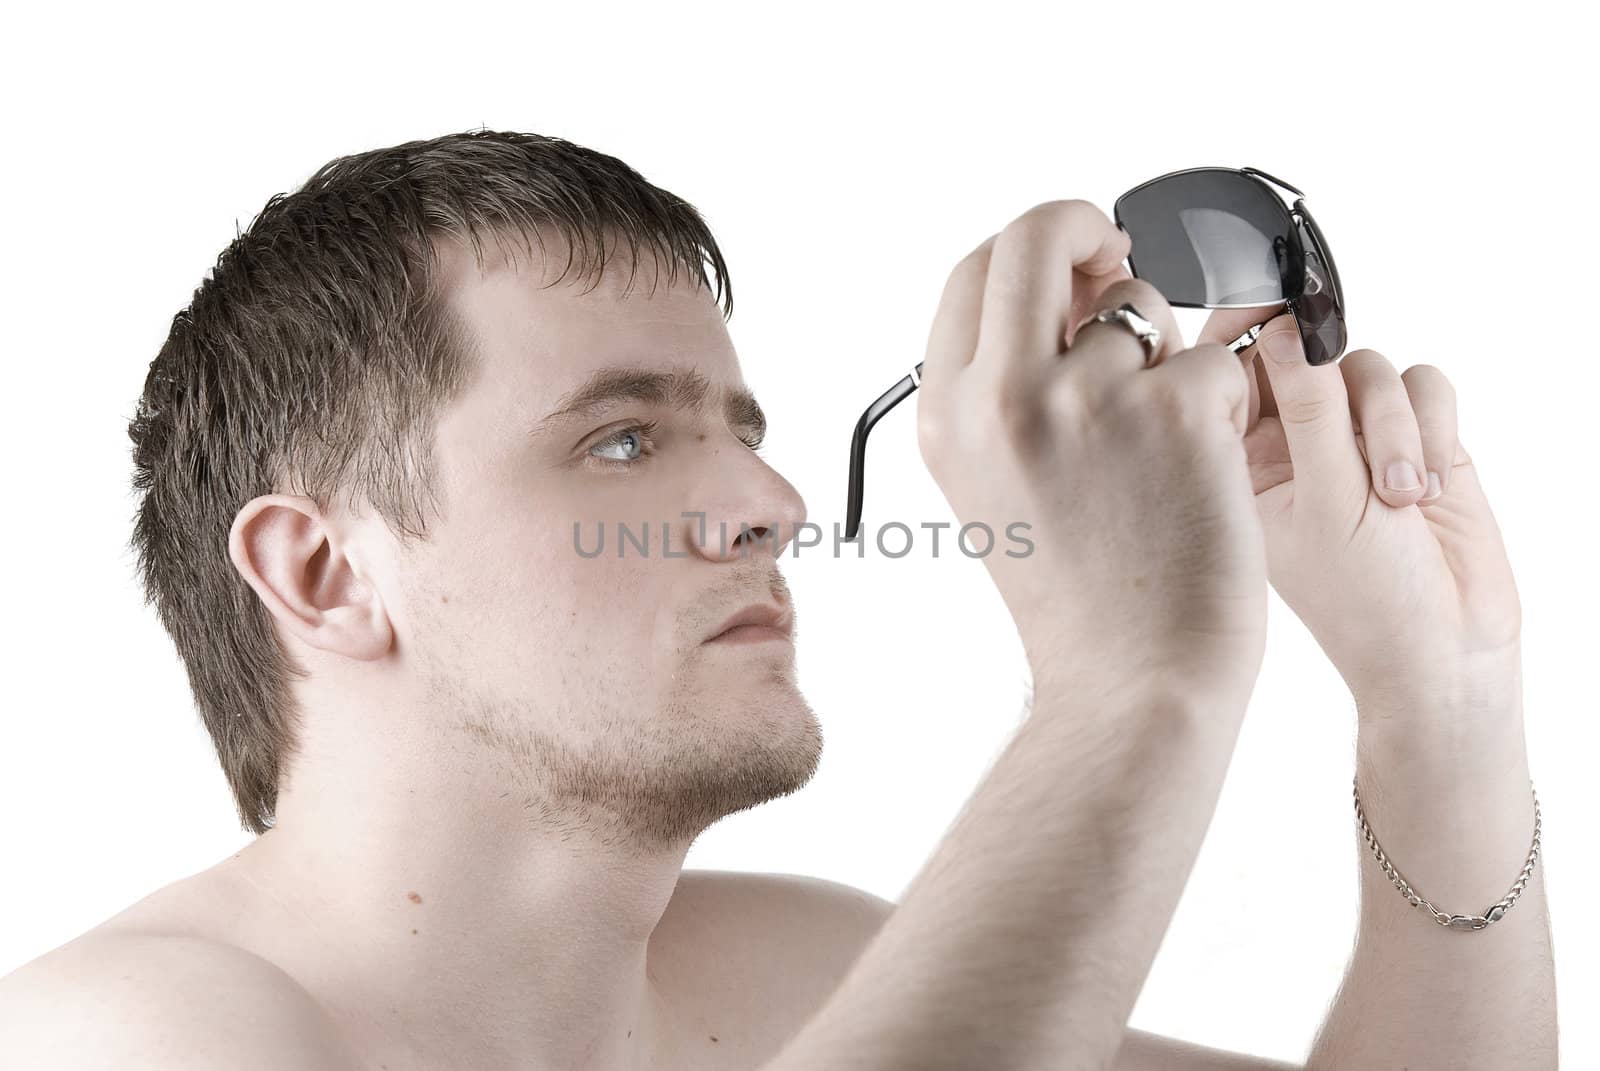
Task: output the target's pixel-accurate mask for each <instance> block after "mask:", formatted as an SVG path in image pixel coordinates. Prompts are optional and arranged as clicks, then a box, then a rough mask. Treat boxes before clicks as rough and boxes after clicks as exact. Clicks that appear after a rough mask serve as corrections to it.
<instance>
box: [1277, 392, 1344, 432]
mask: <svg viewBox="0 0 1600 1071" xmlns="http://www.w3.org/2000/svg"><path fill="white" fill-rule="evenodd" d="M1334 405H1335V403H1334V401H1333V400H1331V399H1328V398H1319V397H1311V398H1295V399H1293V400H1289V399H1285V398H1279V399H1278V420H1279V421H1280V422H1281V423H1282V424H1284V425H1285V426H1288V427H1296V428H1305V429H1308V430H1313V431H1314V430H1315V429H1317V428H1320V427H1322V426H1323V425H1325V424H1327V423H1328V422H1329V421H1330V420H1332V419H1333V417H1334V412H1335V410H1334Z"/></svg>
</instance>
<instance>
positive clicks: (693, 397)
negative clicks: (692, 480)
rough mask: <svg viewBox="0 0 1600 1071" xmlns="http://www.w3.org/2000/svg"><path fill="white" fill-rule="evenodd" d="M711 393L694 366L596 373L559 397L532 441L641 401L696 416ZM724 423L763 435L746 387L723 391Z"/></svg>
mask: <svg viewBox="0 0 1600 1071" xmlns="http://www.w3.org/2000/svg"><path fill="white" fill-rule="evenodd" d="M710 394H711V382H710V380H708V379H706V377H705V375H704V373H702V372H701V371H700V370H699V369H697V368H695V367H693V366H680V367H677V368H671V369H667V370H661V369H655V368H636V367H633V366H629V365H621V366H611V367H608V368H601V369H598V370H596V371H595V372H594V373H593V374H591V375H590V376H589V378H588V379H586V380H584V381H583V383H581V384H580V385H579V386H578V387H576V388H575V389H573V390H571V391H569V392H567V393H566V394H564V395H562V397H561V400H560V401H559V402H558V403H557V404H556V408H555V409H554V410H553V411H552V412H551V413H549V414H548V415H547V416H545V417H544V419H542V420H540V421H539V422H538V423H537V424H535V425H534V426H533V430H532V434H533V435H534V436H535V437H538V436H541V435H544V434H546V433H547V432H549V431H550V430H551V429H552V428H553V427H554V426H555V425H556V424H559V423H563V422H565V421H567V420H571V419H574V418H577V417H584V416H594V415H596V414H597V413H599V412H600V411H601V410H603V409H605V408H606V407H608V406H611V405H614V404H616V403H617V402H628V401H632V402H644V403H646V404H648V405H658V406H671V407H672V408H674V409H681V410H686V411H688V412H691V413H696V414H698V413H700V412H701V411H702V410H703V409H704V407H705V404H706V400H707V398H709V397H710ZM722 411H723V418H724V419H725V420H726V421H727V422H728V423H729V424H731V425H732V426H733V427H736V428H744V429H749V430H751V431H753V432H754V433H755V434H756V435H764V434H766V430H767V417H766V414H765V413H763V412H762V410H761V406H760V405H759V404H758V403H757V402H756V396H755V395H754V394H753V393H752V392H751V391H750V389H749V388H747V387H739V386H730V387H727V388H725V389H724V390H723V392H722Z"/></svg>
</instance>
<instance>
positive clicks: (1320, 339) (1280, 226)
mask: <svg viewBox="0 0 1600 1071" xmlns="http://www.w3.org/2000/svg"><path fill="white" fill-rule="evenodd" d="M1274 187H1279V188H1281V189H1284V190H1287V191H1289V192H1290V193H1292V194H1293V195H1294V196H1295V198H1296V200H1295V202H1294V204H1293V206H1290V205H1286V204H1285V203H1284V200H1283V197H1282V196H1281V195H1280V194H1279V193H1278V191H1277V189H1274ZM1112 218H1113V219H1114V220H1115V221H1116V224H1117V226H1118V227H1119V228H1120V229H1122V230H1123V231H1125V232H1127V234H1128V238H1129V240H1130V246H1129V252H1128V271H1129V273H1130V274H1131V275H1132V276H1133V277H1134V278H1136V279H1143V280H1145V281H1146V282H1148V283H1150V284H1151V285H1153V286H1154V287H1155V288H1156V289H1157V290H1159V291H1161V296H1162V297H1164V298H1166V300H1167V304H1168V305H1173V306H1176V307H1179V308H1186V309H1249V308H1269V307H1270V308H1274V309H1276V308H1277V306H1280V305H1281V306H1283V307H1284V308H1285V309H1286V310H1287V311H1288V312H1289V313H1290V314H1292V315H1293V316H1294V320H1295V324H1296V326H1298V328H1299V330H1300V341H1301V343H1302V345H1303V347H1304V349H1305V356H1306V363H1307V364H1313V365H1322V364H1329V363H1331V362H1334V361H1337V360H1338V359H1339V358H1340V357H1341V356H1342V355H1343V354H1344V347H1345V326H1344V308H1345V306H1344V292H1343V290H1342V289H1341V287H1340V285H1339V269H1338V268H1336V267H1334V263H1333V255H1332V254H1331V253H1330V252H1329V250H1328V242H1327V239H1325V238H1324V237H1323V235H1322V230H1321V229H1320V228H1319V227H1318V226H1317V221H1316V220H1315V219H1313V218H1312V216H1311V211H1310V209H1308V208H1306V202H1305V194H1304V193H1303V192H1302V191H1300V190H1297V189H1295V188H1294V187H1293V186H1291V185H1289V184H1288V183H1287V182H1284V181H1283V180H1282V179H1277V178H1273V177H1272V176H1271V175H1269V174H1267V173H1266V172H1265V171H1260V170H1258V169H1256V168H1253V167H1244V168H1231V167H1192V168H1189V169H1187V170H1184V171H1172V172H1169V173H1167V174H1165V175H1161V176H1159V177H1158V178H1153V179H1151V180H1150V181H1149V182H1144V183H1141V184H1139V185H1138V186H1135V187H1134V188H1133V189H1131V190H1129V191H1128V192H1127V193H1125V194H1123V195H1122V196H1121V197H1118V198H1117V201H1116V204H1115V205H1114V206H1113V208H1112ZM1273 315H1276V313H1274V314H1273ZM1271 319H1272V316H1267V317H1266V319H1264V320H1263V321H1262V322H1261V323H1259V324H1257V325H1255V326H1254V327H1252V328H1250V329H1249V330H1248V331H1246V332H1245V333H1244V334H1242V335H1240V336H1239V337H1238V338H1236V339H1234V340H1233V341H1232V342H1229V343H1228V344H1227V345H1228V347H1229V348H1230V349H1232V350H1233V352H1234V353H1239V352H1241V351H1242V350H1244V349H1245V348H1246V347H1248V346H1250V345H1252V344H1253V343H1254V342H1255V340H1256V338H1257V336H1258V335H1260V334H1261V329H1262V328H1263V327H1265V326H1266V325H1267V322H1268V321H1270V320H1271ZM921 385H922V364H921V362H918V364H917V366H916V367H915V368H914V369H912V370H911V373H910V374H909V375H907V376H905V377H904V378H903V379H901V380H900V382H898V383H896V384H895V385H894V386H892V387H890V388H889V389H888V390H886V391H884V392H883V394H882V395H881V396H880V397H879V398H878V400H877V401H875V402H873V403H872V404H871V405H869V406H868V407H867V410H866V412H864V413H862V414H861V419H860V420H858V421H856V428H855V432H854V434H853V435H852V436H851V439H850V490H849V499H848V502H847V505H846V510H845V536H844V538H845V539H846V540H847V541H848V540H854V539H855V538H856V536H857V535H858V534H859V532H860V528H861V503H862V495H863V491H864V485H865V480H866V472H865V469H866V454H867V434H868V433H869V432H870V431H871V430H872V426H873V425H874V424H876V423H877V422H878V420H879V419H880V418H881V417H882V416H883V415H884V414H885V413H887V412H888V411H889V410H891V409H893V408H894V407H895V406H897V405H899V404H900V403H901V402H903V401H905V400H906V399H907V398H909V397H910V396H911V394H912V392H913V391H915V390H916V389H917V388H918V387H919V386H921Z"/></svg>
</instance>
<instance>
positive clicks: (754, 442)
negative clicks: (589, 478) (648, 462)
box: [588, 420, 765, 469]
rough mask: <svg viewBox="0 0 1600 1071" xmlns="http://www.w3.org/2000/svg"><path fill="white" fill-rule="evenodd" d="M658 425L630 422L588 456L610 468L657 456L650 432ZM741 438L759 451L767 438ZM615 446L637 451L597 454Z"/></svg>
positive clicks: (601, 441) (628, 466) (599, 443)
mask: <svg viewBox="0 0 1600 1071" xmlns="http://www.w3.org/2000/svg"><path fill="white" fill-rule="evenodd" d="M658 425H659V422H658V421H654V420H650V421H646V422H644V423H642V424H630V425H628V426H627V427H625V428H619V429H617V430H616V431H614V432H612V433H611V434H610V435H608V436H606V437H605V438H604V439H601V440H600V441H599V442H597V443H595V444H594V445H593V446H591V447H589V453H588V457H589V459H590V460H592V461H594V462H595V463H596V464H599V465H604V466H606V467H608V468H616V469H627V468H632V467H633V466H634V465H637V464H638V463H639V462H641V461H643V460H644V459H645V458H647V457H653V456H655V453H656V442H655V440H654V439H653V438H651V437H650V433H651V432H653V431H655V430H656V428H657V426H658ZM739 438H740V441H741V442H743V443H744V444H745V445H746V446H748V447H749V448H750V449H751V450H754V451H756V452H757V453H759V452H760V451H761V446H762V443H763V442H764V439H765V437H764V436H761V435H752V436H744V435H741V436H740V437H739ZM630 444H632V445H630ZM613 448H616V449H621V450H622V451H623V452H624V453H627V452H628V451H629V450H630V449H632V450H635V451H637V452H636V453H633V454H632V456H628V457H620V458H617V457H600V456H598V455H597V454H596V451H598V450H609V449H613Z"/></svg>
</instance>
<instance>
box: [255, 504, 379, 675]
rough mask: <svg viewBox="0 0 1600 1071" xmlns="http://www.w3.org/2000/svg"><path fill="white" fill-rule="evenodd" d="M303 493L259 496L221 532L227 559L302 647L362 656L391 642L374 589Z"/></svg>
mask: <svg viewBox="0 0 1600 1071" xmlns="http://www.w3.org/2000/svg"><path fill="white" fill-rule="evenodd" d="M341 542H342V541H341V540H340V539H339V538H338V536H337V534H336V533H335V532H334V531H333V530H332V529H331V528H330V526H329V525H328V524H327V522H326V519H325V518H324V517H323V515H322V511H321V510H319V509H318V508H317V504H316V502H315V501H313V500H312V499H310V498H308V497H306V496H304V495H286V494H270V495H261V496H259V497H257V498H253V499H251V500H250V501H249V502H247V503H245V505H244V508H242V509H241V510H239V514H238V516H236V517H235V518H234V519H233V527H232V528H231V529H230V530H229V532H228V557H229V558H231V559H232V560H233V566H234V568H235V569H237V570H239V575H240V576H242V577H244V579H245V582H246V583H248V584H249V585H250V586H251V588H253V589H254V590H255V593H256V594H257V595H258V596H260V597H261V602H262V603H263V604H264V605H265V606H266V608H267V610H268V612H269V613H271V614H272V616H273V617H274V618H276V619H277V621H278V624H279V625H280V626H282V627H283V628H284V629H285V630H286V631H287V632H288V633H290V634H291V635H294V636H296V637H298V638H299V639H300V640H301V641H302V642H304V643H305V644H306V645H307V646H310V647H316V648H319V649H321V650H324V651H330V652H333V653H334V654H342V655H345V656H346V657H349V658H355V659H359V660H361V661H369V660H371V659H375V658H381V657H383V656H384V655H385V654H386V653H387V652H388V651H389V648H390V647H391V646H393V643H394V629H393V626H392V625H391V624H390V622H389V615H388V613H387V612H386V611H385V610H384V606H383V599H382V597H381V596H380V595H379V593H378V590H377V588H376V587H375V586H374V585H373V584H371V583H370V581H369V580H368V579H367V578H366V577H364V576H362V575H361V572H360V568H359V566H358V565H357V563H356V562H354V561H352V560H351V559H350V558H349V557H347V556H346V551H345V548H344V547H343V546H341Z"/></svg>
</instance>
